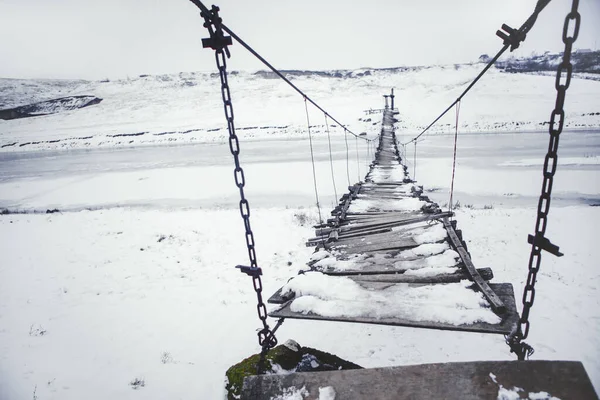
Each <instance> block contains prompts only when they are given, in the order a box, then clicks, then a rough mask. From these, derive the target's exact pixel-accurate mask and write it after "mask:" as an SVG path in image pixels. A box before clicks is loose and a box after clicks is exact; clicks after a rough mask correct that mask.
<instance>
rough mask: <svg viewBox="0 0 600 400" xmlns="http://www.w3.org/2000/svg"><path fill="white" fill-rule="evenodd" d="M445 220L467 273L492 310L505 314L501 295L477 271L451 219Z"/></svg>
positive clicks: (451, 239) (447, 230) (447, 229)
mask: <svg viewBox="0 0 600 400" xmlns="http://www.w3.org/2000/svg"><path fill="white" fill-rule="evenodd" d="M443 222H444V227H445V228H446V232H448V237H449V238H450V242H451V243H452V245H453V247H454V249H455V250H456V252H457V253H458V254H459V255H460V258H461V260H462V262H463V264H464V266H465V269H466V271H467V273H468V274H469V275H470V276H471V278H472V279H473V282H474V283H475V285H476V286H477V288H478V289H479V290H481V292H482V293H483V296H484V297H485V298H486V300H487V301H488V302H489V303H490V306H491V307H492V310H494V312H496V313H498V314H504V313H505V312H506V306H505V305H504V303H503V302H502V300H501V299H500V297H498V295H497V294H496V293H495V292H494V291H493V290H492V289H491V288H490V287H489V285H488V284H487V282H486V281H485V280H484V279H483V278H482V277H481V275H479V273H478V272H477V269H476V268H475V266H474V265H473V262H472V261H471V257H469V254H468V253H467V251H466V250H465V248H464V247H463V245H462V243H461V241H460V239H459V238H458V236H457V235H456V232H455V231H454V228H453V227H452V225H451V224H450V221H448V218H444V219H443Z"/></svg>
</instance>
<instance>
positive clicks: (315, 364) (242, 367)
mask: <svg viewBox="0 0 600 400" xmlns="http://www.w3.org/2000/svg"><path fill="white" fill-rule="evenodd" d="M259 360H260V353H259V354H254V355H252V356H250V357H248V358H246V359H244V360H242V361H241V362H239V363H238V364H236V365H234V366H232V367H230V368H229V369H228V370H227V372H226V373H225V375H226V376H227V384H226V385H225V388H226V389H227V399H228V400H233V399H239V398H240V394H241V391H242V386H243V384H244V378H245V377H247V376H251V375H256V372H257V364H258V362H259ZM275 365H277V366H278V367H274V366H275ZM360 368H362V367H361V366H360V365H357V364H354V363H352V362H350V361H346V360H344V359H341V358H339V357H338V356H336V355H333V354H330V353H326V352H324V351H320V350H317V349H313V348H310V347H301V346H300V345H299V344H298V343H296V342H295V341H293V340H288V341H287V342H286V343H285V344H282V345H279V346H276V347H275V348H273V349H271V350H270V351H269V352H268V353H267V356H266V359H265V365H264V369H265V371H264V372H265V373H278V372H281V371H282V370H285V371H288V372H314V371H333V370H342V369H343V370H345V369H360Z"/></svg>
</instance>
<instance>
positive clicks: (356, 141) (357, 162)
mask: <svg viewBox="0 0 600 400" xmlns="http://www.w3.org/2000/svg"><path fill="white" fill-rule="evenodd" d="M354 140H355V147H356V175H358V181H359V182H360V159H359V158H358V139H357V138H354Z"/></svg>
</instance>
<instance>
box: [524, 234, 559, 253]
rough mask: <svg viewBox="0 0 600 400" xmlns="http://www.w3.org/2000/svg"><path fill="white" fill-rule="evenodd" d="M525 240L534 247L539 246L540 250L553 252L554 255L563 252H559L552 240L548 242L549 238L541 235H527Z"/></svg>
mask: <svg viewBox="0 0 600 400" xmlns="http://www.w3.org/2000/svg"><path fill="white" fill-rule="evenodd" d="M527 242H528V243H529V244H532V245H534V246H536V247H539V248H540V249H542V250H546V251H547V252H548V253H550V254H553V255H555V256H556V257H562V256H564V254H563V253H561V252H560V248H559V247H558V246H557V245H555V244H552V242H550V240H549V239H548V238H545V237H544V236H543V235H540V234H536V235H535V236H533V235H527Z"/></svg>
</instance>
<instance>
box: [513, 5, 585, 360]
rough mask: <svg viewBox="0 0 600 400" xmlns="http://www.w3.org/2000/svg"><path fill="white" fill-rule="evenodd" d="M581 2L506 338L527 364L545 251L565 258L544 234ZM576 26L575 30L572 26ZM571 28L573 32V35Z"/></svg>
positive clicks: (571, 19) (573, 17)
mask: <svg viewBox="0 0 600 400" xmlns="http://www.w3.org/2000/svg"><path fill="white" fill-rule="evenodd" d="M578 5H579V0H573V4H572V7H571V11H570V12H569V13H568V14H567V16H566V18H565V23H564V26H563V34H562V40H563V43H564V44H565V50H564V53H563V60H562V62H561V63H560V64H559V65H558V69H557V71H556V81H555V88H556V103H555V106H554V110H553V111H552V114H551V116H550V129H549V133H550V139H549V144H548V153H547V154H546V158H545V159H544V170H543V176H544V178H543V183H542V193H541V195H540V200H539V202H538V209H537V219H536V223H535V236H534V235H529V237H528V239H527V241H528V242H529V243H530V244H531V253H530V256H529V273H528V275H527V282H526V284H525V289H524V290H523V312H522V314H521V318H520V320H519V324H518V326H517V328H516V330H515V331H514V332H513V333H511V334H510V335H508V336H507V337H506V343H507V344H508V345H509V346H510V349H511V352H514V353H516V354H517V357H518V358H519V360H524V359H525V356H527V357H529V356H530V355H531V354H533V348H532V347H531V346H530V345H528V344H527V343H524V342H523V343H522V342H521V341H522V340H524V339H526V338H527V336H528V335H529V325H530V324H529V312H530V310H531V307H532V306H533V301H534V299H535V283H536V279H537V278H536V277H537V273H538V271H539V270H540V265H541V262H542V250H546V251H547V252H549V253H550V254H554V255H555V256H558V257H560V256H562V255H563V254H562V253H561V252H560V251H559V247H558V246H556V245H554V244H552V243H551V242H550V240H548V239H547V238H546V237H545V236H544V234H545V233H546V227H547V224H548V213H549V212H550V200H551V196H552V184H553V180H554V174H555V173H556V167H557V162H558V139H559V136H560V134H561V132H562V130H563V126H564V120H565V111H564V108H563V106H564V103H565V95H566V92H567V89H568V88H569V85H570V84H571V75H572V72H573V64H571V50H572V48H573V43H574V42H575V40H577V36H578V34H579V26H580V24H581V15H580V14H579V12H578V11H577V8H578ZM572 23H574V25H573V26H572V25H571V24H572ZM570 28H573V30H572V34H570V33H569V32H570V31H571V29H570Z"/></svg>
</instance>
